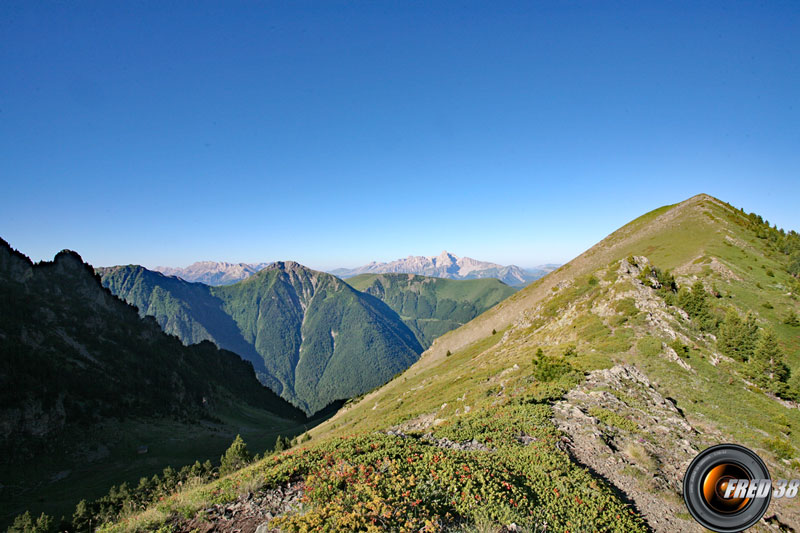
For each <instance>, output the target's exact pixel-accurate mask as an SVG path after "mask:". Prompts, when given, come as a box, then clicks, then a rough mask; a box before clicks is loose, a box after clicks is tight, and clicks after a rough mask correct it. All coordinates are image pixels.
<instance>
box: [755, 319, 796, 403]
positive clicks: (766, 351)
mask: <svg viewBox="0 0 800 533" xmlns="http://www.w3.org/2000/svg"><path fill="white" fill-rule="evenodd" d="M748 364H749V365H750V375H751V376H752V377H753V379H754V380H755V381H756V383H757V384H758V385H759V386H761V387H763V388H765V389H767V390H769V391H772V392H774V393H776V394H779V395H785V394H786V392H787V387H786V381H787V380H788V379H789V367H788V366H786V363H785V362H784V360H783V352H781V348H780V346H779V345H778V338H777V337H776V336H775V332H774V331H772V330H771V329H766V330H764V331H762V332H761V336H760V337H759V339H758V345H757V346H756V350H755V352H754V353H753V357H752V358H751V359H750V361H749V363H748Z"/></svg>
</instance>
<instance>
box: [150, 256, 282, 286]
mask: <svg viewBox="0 0 800 533" xmlns="http://www.w3.org/2000/svg"><path fill="white" fill-rule="evenodd" d="M270 264H271V263H266V262H264V263H229V262H227V261H197V262H195V263H192V264H191V265H189V266H187V267H183V268H180V267H178V268H175V267H163V266H159V267H155V268H154V269H153V270H156V271H158V272H161V273H163V274H165V275H167V276H177V277H179V278H181V279H184V280H186V281H193V282H200V283H205V284H206V285H231V284H233V283H236V282H238V281H242V280H243V279H247V278H249V277H250V276H252V275H253V274H255V273H256V272H259V271H261V270H263V269H264V268H266V267H267V266H269V265H270Z"/></svg>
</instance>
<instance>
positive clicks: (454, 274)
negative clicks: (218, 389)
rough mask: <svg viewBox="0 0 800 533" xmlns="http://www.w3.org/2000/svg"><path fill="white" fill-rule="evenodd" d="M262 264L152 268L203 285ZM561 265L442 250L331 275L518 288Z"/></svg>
mask: <svg viewBox="0 0 800 533" xmlns="http://www.w3.org/2000/svg"><path fill="white" fill-rule="evenodd" d="M271 264H272V262H262V263H231V262H226V261H197V262H195V263H192V264H191V265H189V266H186V267H169V266H157V267H154V268H152V269H151V270H154V271H156V272H161V273H162V274H165V275H167V276H177V277H179V278H181V279H183V280H186V281H191V282H197V283H204V284H206V285H215V286H216V285H231V284H233V283H237V282H239V281H242V280H244V279H247V278H248V277H250V276H252V275H253V274H255V273H256V272H259V271H261V270H263V269H264V268H266V267H268V266H269V265H271ZM559 266H560V264H557V263H547V264H543V265H538V266H535V267H533V268H522V267H519V266H516V265H508V266H504V265H500V264H497V263H492V262H489V261H478V260H476V259H472V258H470V257H458V256H456V255H453V254H451V253H450V252H447V251H443V252H442V253H441V254H439V255H438V256H430V257H425V256H414V255H409V256H408V257H406V258H403V259H397V260H395V261H391V262H388V263H383V262H377V261H372V262H371V263H369V264H367V265H364V266H360V267H356V268H336V269H333V270H329V271H328V272H329V273H330V274H333V275H335V276H338V277H340V278H350V277H353V276H357V275H359V274H387V273H396V274H419V275H422V276H428V277H436V278H446V279H483V278H496V279H499V280H500V281H502V282H504V283H506V284H507V285H510V286H512V287H521V286H524V285H526V284H528V283H530V282H531V281H534V280H536V279H539V278H540V277H542V276H544V275H545V274H547V273H548V272H551V271H553V270H555V269H556V268H558V267H559Z"/></svg>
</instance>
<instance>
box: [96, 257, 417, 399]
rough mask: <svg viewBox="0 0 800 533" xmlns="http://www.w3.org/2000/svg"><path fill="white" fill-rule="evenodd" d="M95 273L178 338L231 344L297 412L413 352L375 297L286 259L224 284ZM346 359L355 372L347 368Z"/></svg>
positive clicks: (382, 376)
mask: <svg viewBox="0 0 800 533" xmlns="http://www.w3.org/2000/svg"><path fill="white" fill-rule="evenodd" d="M99 272H100V273H101V274H102V280H103V283H104V285H105V286H107V287H109V288H110V289H111V290H112V291H113V292H114V293H115V294H117V295H118V296H120V297H121V298H123V299H125V300H126V301H128V302H129V303H132V304H134V305H136V306H137V307H138V308H139V313H140V314H141V315H147V314H151V315H154V316H155V317H156V319H157V321H158V322H159V324H161V326H162V327H163V328H164V329H165V331H167V332H168V333H171V334H175V335H177V336H178V337H179V338H181V339H182V340H183V341H184V342H185V343H191V342H197V341H201V340H210V341H212V342H215V343H216V344H218V345H220V346H221V347H223V348H227V349H230V350H232V351H234V352H236V353H239V354H240V355H241V356H242V357H243V358H244V359H246V360H248V361H250V362H252V363H253V365H254V368H255V370H256V374H257V375H258V377H259V379H260V380H261V382H262V383H264V384H266V385H267V386H269V387H270V388H271V389H272V390H274V391H275V392H277V393H278V394H280V395H281V396H282V397H284V398H286V399H288V400H290V401H291V402H293V403H294V404H295V405H298V406H300V407H302V408H303V409H304V410H305V411H306V412H307V413H313V412H315V411H318V410H319V409H322V408H324V407H325V406H326V405H328V404H329V403H331V402H334V401H337V400H344V399H347V398H349V397H351V396H354V395H358V394H361V393H363V392H365V391H366V390H370V389H372V388H374V387H375V386H377V385H379V384H380V383H382V382H385V380H386V379H388V378H389V377H391V376H393V375H395V374H396V373H397V372H399V371H401V370H403V369H404V368H406V367H407V366H408V365H409V364H411V362H413V361H415V360H416V358H417V357H418V354H419V353H421V352H422V347H421V345H420V344H419V342H418V341H417V339H416V337H415V336H414V334H413V333H412V332H411V331H410V330H409V329H408V327H407V326H405V324H404V323H403V322H402V321H401V320H400V318H399V317H397V315H396V313H395V312H394V311H392V310H391V309H390V308H389V307H388V306H386V305H385V304H384V303H383V302H381V301H380V300H377V299H369V298H367V297H366V295H362V294H361V293H360V292H358V291H356V290H354V289H353V288H352V287H350V286H349V285H347V284H346V283H345V282H344V281H342V280H340V279H339V278H337V277H335V276H333V275H331V274H328V273H325V272H320V271H316V270H313V269H310V268H308V267H305V266H303V265H301V264H299V263H297V262H294V261H276V262H274V263H272V264H270V265H268V266H267V267H265V268H263V269H262V270H260V271H259V272H257V273H254V274H253V275H251V276H249V277H248V278H246V279H244V280H242V281H240V282H237V283H234V284H230V285H224V286H208V285H205V284H202V283H191V282H186V281H184V280H181V279H179V278H176V277H169V276H164V275H163V274H160V273H155V272H152V271H149V270H147V269H145V268H144V267H140V266H128V267H110V268H104V269H101V270H99ZM342 333H344V334H343V335H342ZM356 362H358V363H357V366H359V367H360V368H363V369H364V372H361V373H355V374H354V373H352V372H349V371H347V368H348V367H350V366H351V365H353V364H356Z"/></svg>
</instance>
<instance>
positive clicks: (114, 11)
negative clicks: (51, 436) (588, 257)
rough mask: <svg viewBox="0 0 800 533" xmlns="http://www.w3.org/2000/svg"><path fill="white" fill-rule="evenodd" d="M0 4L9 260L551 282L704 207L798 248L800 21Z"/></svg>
mask: <svg viewBox="0 0 800 533" xmlns="http://www.w3.org/2000/svg"><path fill="white" fill-rule="evenodd" d="M459 7H460V8H459V9H453V8H452V4H445V3H439V2H430V3H423V4H389V3H368V2H325V3H322V2H319V3H261V4H258V3H224V4H222V3H219V4H217V3H210V2H209V3H195V2H176V3H171V4H170V5H168V6H165V5H162V4H161V3H157V2H137V3H113V4H111V3H104V2H85V3H80V4H78V5H75V4H61V3H31V2H21V1H20V2H18V1H9V2H4V3H2V5H0V44H2V46H0V69H2V71H3V72H5V73H11V75H7V76H4V77H3V78H2V79H0V147H2V148H0V176H2V184H3V199H4V202H3V208H2V209H0V237H2V238H4V239H6V240H7V241H9V243H10V244H11V245H12V246H13V247H15V248H17V249H19V250H20V251H22V252H23V253H25V254H27V255H29V256H31V257H32V258H33V259H34V260H43V259H45V260H49V259H52V257H53V255H54V254H55V253H57V252H58V251H59V250H61V249H62V248H70V249H74V250H76V251H77V252H79V253H80V254H81V255H82V256H83V258H84V259H85V260H86V261H88V262H90V263H92V264H94V265H96V266H103V265H116V264H128V263H137V264H143V265H145V266H149V267H154V266H186V265H188V264H190V263H193V262H195V261H199V260H215V261H229V262H248V263H254V262H261V261H274V260H290V259H291V260H295V261H298V262H300V263H302V264H305V265H307V266H309V267H312V268H316V269H320V270H330V269H333V268H337V267H356V266H360V265H363V264H366V263H369V262H370V261H392V260H395V259H398V258H403V257H406V256H408V255H426V256H435V255H438V254H439V253H440V252H441V251H442V250H447V251H449V252H451V253H453V254H455V255H458V256H468V257H472V258H475V259H478V260H482V261H491V262H496V263H500V264H504V265H508V264H516V265H519V266H522V267H533V266H535V265H539V264H543V263H563V262H566V261H568V260H570V259H571V258H572V257H574V256H575V255H577V254H579V253H580V252H582V251H583V250H585V249H587V248H588V247H589V246H591V245H592V244H594V243H595V242H597V241H599V240H600V239H602V238H603V237H604V236H605V235H607V234H608V233H610V232H611V231H613V230H614V229H616V228H617V227H619V226H621V225H623V224H624V223H626V222H627V221H629V220H631V219H633V218H635V217H637V216H639V215H641V214H642V213H644V212H646V211H649V210H651V209H654V208H656V207H659V206H661V205H665V204H670V203H676V202H679V201H681V200H684V199H686V198H688V197H691V196H693V195H695V194H699V193H708V194H711V195H713V196H715V197H718V198H720V199H722V200H724V201H727V202H730V203H732V204H733V205H734V206H736V207H744V208H745V209H746V210H747V211H748V212H749V211H754V212H757V213H759V214H763V215H765V216H766V217H767V218H768V219H769V220H770V222H772V223H776V224H777V225H778V226H779V227H784V228H786V229H796V230H797V229H800V210H798V209H797V199H798V198H800V179H799V178H800V150H798V146H800V128H799V127H798V124H800V106H799V105H798V96H797V95H798V94H800V48H798V47H797V46H796V36H797V35H798V34H800V7H798V5H797V4H796V3H791V2H775V3H770V4H768V5H761V6H758V5H754V4H750V3H739V2H709V3H704V4H702V5H700V6H698V5H696V4H690V3H687V4H683V5H681V6H680V9H678V8H676V6H674V5H671V6H663V7H662V6H657V5H652V4H643V3H635V2H634V3H620V4H614V5H611V4H602V5H601V4H597V3H590V2H578V3H570V4H534V3H529V2H519V3H518V2H508V3H503V4H501V5H496V4H493V5H489V4H486V5H480V4H468V5H464V6H459Z"/></svg>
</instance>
